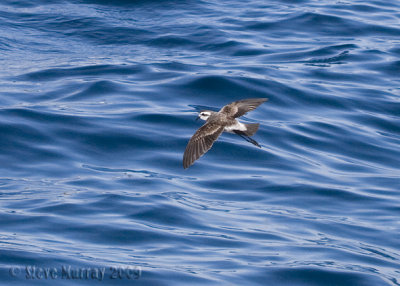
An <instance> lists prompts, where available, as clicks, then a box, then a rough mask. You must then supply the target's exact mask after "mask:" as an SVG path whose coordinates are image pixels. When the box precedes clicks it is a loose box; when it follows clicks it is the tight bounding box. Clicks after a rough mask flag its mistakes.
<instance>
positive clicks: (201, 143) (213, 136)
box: [183, 122, 224, 169]
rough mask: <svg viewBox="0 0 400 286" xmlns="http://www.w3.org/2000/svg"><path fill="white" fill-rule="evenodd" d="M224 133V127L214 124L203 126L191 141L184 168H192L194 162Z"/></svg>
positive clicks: (186, 151)
mask: <svg viewBox="0 0 400 286" xmlns="http://www.w3.org/2000/svg"><path fill="white" fill-rule="evenodd" d="M223 131H224V127H223V126H221V125H219V124H215V123H212V122H207V123H206V124H204V125H203V126H201V127H200V128H199V129H198V130H197V131H196V133H194V135H193V136H192V138H191V139H190V140H189V143H188V144H187V146H186V150H185V153H184V154H183V168H185V169H186V168H188V167H190V166H191V165H192V164H193V163H194V161H196V160H197V159H199V158H200V157H201V156H203V155H204V154H205V153H206V152H207V151H208V150H210V148H211V147H212V145H213V144H214V141H215V140H217V138H218V137H219V135H221V133H222V132H223Z"/></svg>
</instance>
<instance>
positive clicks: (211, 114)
mask: <svg viewBox="0 0 400 286" xmlns="http://www.w3.org/2000/svg"><path fill="white" fill-rule="evenodd" d="M267 100H268V99H267V98H251V99H243V100H239V101H235V102H232V103H230V104H228V105H225V106H224V107H223V108H221V110H220V111H218V112H215V111H211V110H203V111H201V112H200V113H199V116H198V118H200V119H202V120H206V123H205V124H204V125H203V126H201V127H200V128H199V129H198V130H197V131H196V133H195V134H194V135H193V136H192V138H191V139H190V140H189V143H188V144H187V146H186V150H185V153H184V154H183V167H184V168H185V169H186V168H188V167H190V166H191V165H192V164H193V163H194V161H196V160H197V159H199V158H200V157H201V156H203V155H204V154H205V153H206V152H207V151H208V150H210V148H211V147H212V145H213V143H214V141H215V140H217V139H218V137H219V136H220V135H221V133H222V132H224V131H225V132H229V133H235V134H238V135H240V136H241V137H243V138H244V139H246V140H247V141H248V142H250V143H252V144H254V145H256V146H258V147H261V146H260V145H259V144H258V143H257V142H256V141H255V140H254V139H252V138H250V136H252V135H254V134H255V133H256V132H257V130H258V127H259V123H252V124H245V123H242V122H240V121H239V120H237V119H236V118H237V117H240V116H242V115H244V114H245V113H246V112H248V111H251V110H254V109H256V108H257V107H258V106H259V105H260V104H262V103H263V102H265V101H267Z"/></svg>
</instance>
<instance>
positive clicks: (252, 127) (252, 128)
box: [243, 123, 260, 136]
mask: <svg viewBox="0 0 400 286" xmlns="http://www.w3.org/2000/svg"><path fill="white" fill-rule="evenodd" d="M245 125H246V131H243V133H244V135H246V136H253V135H254V134H255V133H256V132H257V130H258V127H259V126H260V123H249V124H245Z"/></svg>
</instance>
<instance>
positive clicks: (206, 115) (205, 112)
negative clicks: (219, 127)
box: [197, 110, 211, 120]
mask: <svg viewBox="0 0 400 286" xmlns="http://www.w3.org/2000/svg"><path fill="white" fill-rule="evenodd" d="M210 115H211V111H208V110H203V111H200V112H199V116H198V117H197V118H200V119H201V120H207V119H208V118H209V117H210Z"/></svg>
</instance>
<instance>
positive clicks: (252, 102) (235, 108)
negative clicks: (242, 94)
mask: <svg viewBox="0 0 400 286" xmlns="http://www.w3.org/2000/svg"><path fill="white" fill-rule="evenodd" d="M267 100H268V98H248V99H243V100H238V101H234V102H232V103H230V104H228V105H225V106H224V107H222V109H221V110H220V112H221V113H225V114H226V115H228V116H230V117H233V118H236V117H240V116H242V115H244V114H246V113H247V112H249V111H252V110H254V109H256V108H257V107H258V106H259V105H260V104H261V103H264V102H266V101H267Z"/></svg>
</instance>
